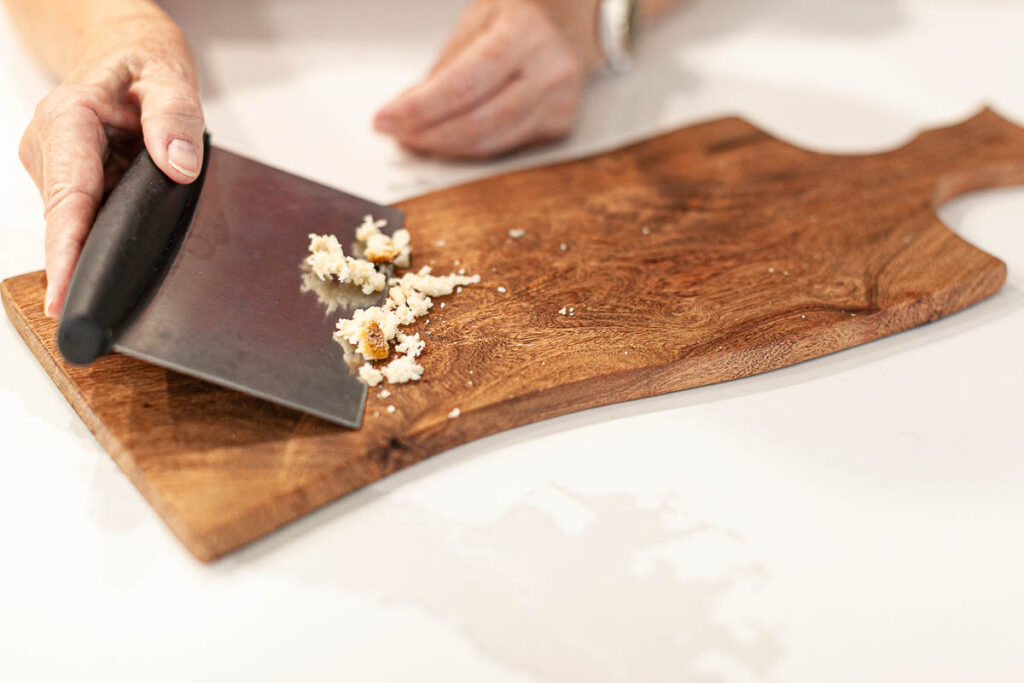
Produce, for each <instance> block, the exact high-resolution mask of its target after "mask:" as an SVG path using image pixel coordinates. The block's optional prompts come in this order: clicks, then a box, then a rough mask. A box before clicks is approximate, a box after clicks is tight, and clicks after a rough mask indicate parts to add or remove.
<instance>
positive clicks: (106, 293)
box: [57, 135, 210, 365]
mask: <svg viewBox="0 0 1024 683" xmlns="http://www.w3.org/2000/svg"><path fill="white" fill-rule="evenodd" d="M203 144H204V146H205V148H206V154H204V155H203V158H204V160H208V159H209V156H210V154H209V151H210V144H209V136H208V135H205V136H204V139H203ZM205 175H206V162H205V161H204V166H203V170H202V172H201V173H200V177H199V178H198V179H196V180H195V181H194V182H192V183H191V184H188V185H182V184H179V183H176V182H174V181H173V180H171V179H170V178H168V177H167V176H166V175H164V173H163V171H161V170H160V169H159V168H157V167H156V164H154V163H153V159H152V158H150V156H149V152H147V151H146V150H145V149H143V150H142V151H141V152H139V155H138V156H137V157H135V160H134V161H132V163H131V166H129V167H128V170H127V171H125V173H124V175H123V176H122V177H121V180H120V181H118V183H117V185H116V186H115V187H114V189H113V191H112V192H111V193H110V196H109V197H108V198H107V201H106V202H105V203H104V204H103V207H102V208H101V209H100V211H99V214H98V215H97V216H96V221H95V223H93V226H92V230H91V231H90V232H89V236H88V237H87V238H86V240H85V245H84V246H83V247H82V253H81V254H80V255H79V257H78V264H77V265H76V266H75V272H74V275H72V277H71V284H70V286H69V287H68V293H67V297H66V299H65V300H64V309H63V312H62V313H61V316H60V327H59V329H58V331H57V347H58V348H59V349H60V352H61V354H62V355H63V356H64V358H66V359H67V360H68V361H70V362H72V363H75V364H76V365H88V364H89V363H91V362H93V361H94V360H96V359H97V358H99V357H100V356H104V355H106V354H107V353H109V352H110V349H111V347H112V346H113V344H114V342H115V340H116V337H117V333H118V331H119V330H120V329H121V328H122V326H123V324H124V323H125V322H126V321H127V320H128V318H129V317H130V316H131V314H132V312H133V311H134V310H135V308H136V306H138V304H139V303H140V302H141V301H142V299H143V298H144V297H145V296H146V294H147V293H148V292H149V291H150V289H151V287H152V286H153V285H154V278H155V277H156V276H157V274H158V273H160V272H161V271H162V270H163V267H164V265H165V264H166V263H167V262H168V261H169V260H170V257H171V255H172V254H174V253H175V251H176V248H177V245H178V244H179V242H180V240H181V237H182V236H184V233H185V231H186V230H187V229H188V225H189V222H190V221H191V219H192V212H193V210H194V208H195V204H196V201H197V200H198V198H199V192H200V190H201V189H202V182H203V179H204V177H205Z"/></svg>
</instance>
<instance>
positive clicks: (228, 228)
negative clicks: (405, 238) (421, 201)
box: [115, 147, 404, 427]
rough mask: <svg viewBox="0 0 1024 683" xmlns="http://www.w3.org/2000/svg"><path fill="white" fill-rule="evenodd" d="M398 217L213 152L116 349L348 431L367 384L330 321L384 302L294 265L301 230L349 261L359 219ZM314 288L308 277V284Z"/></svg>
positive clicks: (398, 223) (303, 243)
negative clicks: (194, 201) (188, 215)
mask: <svg viewBox="0 0 1024 683" xmlns="http://www.w3.org/2000/svg"><path fill="white" fill-rule="evenodd" d="M366 214H371V215H373V216H374V218H384V219H386V220H387V221H388V225H387V228H386V232H391V231H393V230H397V229H398V228H400V227H402V223H403V220H404V215H403V214H402V212H401V211H399V210H397V209H393V208H390V207H382V206H378V205H376V204H372V203H370V202H367V201H365V200H362V199H358V198H356V197H352V196H350V195H347V194H344V193H342V192H338V191H337V190H333V189H331V188H328V187H324V186H323V185H318V184H316V183H313V182H310V181H308V180H304V179H302V178H298V177H296V176H293V175H290V174H288V173H284V172H283V171H279V170H277V169H274V168H270V167H268V166H265V165H263V164H259V163H257V162H255V161H252V160H250V159H246V158H244V157H240V156H238V155H235V154H232V153H230V152H226V151H224V150H221V149H218V148H216V147H213V148H211V149H210V159H209V166H208V168H207V170H206V179H205V183H204V185H203V190H202V194H201V195H200V198H199V204H198V205H197V207H196V211H195V215H194V217H193V220H192V225H191V226H190V227H189V230H188V233H187V234H186V235H185V238H184V240H183V242H182V244H181V247H180V249H179V250H178V253H177V256H176V257H175V260H174V261H173V263H172V264H171V266H170V268H169V269H168V271H167V274H166V275H165V276H164V279H163V281H162V282H161V283H160V284H159V287H158V288H157V289H156V290H155V291H154V292H153V294H152V296H151V298H150V300H149V301H148V303H147V304H146V305H145V306H144V307H143V309H142V310H141V312H139V313H138V314H137V315H136V317H135V318H134V319H133V320H132V321H131V323H130V324H129V325H128V326H127V327H126V328H125V330H124V331H123V332H122V334H121V335H120V338H119V339H118V343H117V344H116V346H115V350H116V351H119V352H121V353H124V354H126V355H129V356H134V357H136V358H141V359H143V360H146V361H149V362H152V363H155V364H157V365H161V366H164V367H167V368H171V369H173V370H177V371H179V372H183V373H186V374H189V375H193V376H196V377H200V378H202V379H205V380H209V381H210V382H215V383H217V384H221V385H224V386H227V387H231V388H232V389H237V390H239V391H244V392H246V393H249V394H253V395H255V396H259V397H261V398H265V399H268V400H270V401H274V402H276V403H280V404H282V405H285V406H289V407H292V408H296V409H298V410H301V411H304V412H308V413H312V414H314V415H318V416H320V417H323V418H325V419H327V420H331V421H333V422H337V423H339V424H343V425H345V426H348V427H358V426H359V424H360V422H361V420H362V413H363V404H364V402H365V400H366V386H365V385H364V384H363V383H362V382H360V381H359V379H358V378H357V377H356V376H355V374H354V373H353V372H352V370H351V369H350V368H349V366H348V365H347V364H346V362H345V359H344V357H343V356H344V353H343V349H342V348H341V347H340V346H339V345H338V344H337V343H335V341H334V340H333V338H332V334H333V332H334V323H335V322H336V321H337V320H338V318H339V317H343V316H344V317H347V316H350V315H351V314H352V312H353V311H354V310H355V309H356V308H364V307H366V306H370V305H376V304H379V303H381V302H382V300H383V298H384V293H379V294H374V295H373V296H369V297H368V296H365V295H363V294H362V293H361V292H358V291H353V290H351V289H350V288H343V287H341V286H340V285H336V284H335V283H313V282H312V281H310V280H309V278H308V277H304V272H303V270H302V268H301V265H302V262H303V260H304V258H305V256H306V254H307V248H308V244H309V239H308V235H309V233H313V232H316V233H332V234H335V235H337V236H338V238H339V240H340V241H341V243H342V246H343V247H344V249H345V252H346V253H349V254H351V253H352V252H353V248H352V247H353V242H354V241H355V227H356V226H357V225H359V223H360V222H361V221H362V217H363V216H364V215H366ZM313 279H314V280H315V279H316V278H313Z"/></svg>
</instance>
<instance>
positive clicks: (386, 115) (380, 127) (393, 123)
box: [373, 109, 398, 135]
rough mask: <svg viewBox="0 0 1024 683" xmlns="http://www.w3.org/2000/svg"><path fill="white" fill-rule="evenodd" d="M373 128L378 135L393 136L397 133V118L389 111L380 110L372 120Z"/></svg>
mask: <svg viewBox="0 0 1024 683" xmlns="http://www.w3.org/2000/svg"><path fill="white" fill-rule="evenodd" d="M373 127H374V129H375V130H376V131H377V132H378V133H385V134H387V135H394V134H395V133H397V132H398V118H397V117H396V116H395V115H394V114H393V113H391V111H390V110H386V109H381V110H380V111H379V112H377V115H376V116H375V117H374V118H373Z"/></svg>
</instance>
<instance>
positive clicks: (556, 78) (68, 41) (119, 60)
mask: <svg viewBox="0 0 1024 683" xmlns="http://www.w3.org/2000/svg"><path fill="white" fill-rule="evenodd" d="M4 2H5V4H6V5H7V8H8V11H9V12H10V15H11V18H12V20H13V22H14V25H15V26H16V28H17V30H18V32H19V33H20V35H21V36H22V38H23V40H24V41H25V43H26V44H27V45H28V46H29V48H30V49H31V50H32V51H33V52H34V53H35V54H36V55H37V57H38V58H39V59H40V61H42V62H43V63H44V64H45V65H46V66H47V67H48V68H50V69H51V70H52V71H53V73H54V74H55V75H57V76H58V77H59V78H60V79H61V83H60V85H59V86H58V87H57V88H56V89H54V91H53V92H51V93H50V94H49V95H48V96H47V97H46V98H45V99H44V100H43V101H42V102H40V103H39V106H38V107H37V108H36V111H35V115H34V117H33V119H32V121H31V122H30V123H29V125H28V128H27V129H26V131H25V134H24V137H23V138H22V141H21V147H20V149H19V156H20V157H21V161H22V163H23V164H24V166H25V168H26V170H28V172H29V174H30V175H31V176H32V179H33V180H34V181H35V183H36V186H37V187H38V188H39V193H40V195H41V196H42V199H43V205H44V217H45V220H46V249H45V251H46V275H47V289H46V299H45V302H44V310H45V312H46V314H47V315H49V316H57V315H59V314H60V311H61V309H62V307H63V305H64V298H65V296H66V294H67V288H68V283H69V282H70V280H71V274H72V272H73V270H74V266H75V262H76V261H77V260H78V255H79V252H80V251H81V249H82V244H83V243H84V242H85V238H86V236H87V235H88V233H89V229H90V228H91V226H92V222H93V220H94V219H95V217H96V212H97V211H98V209H99V206H100V203H101V201H102V198H103V193H104V190H105V188H109V187H110V186H111V184H112V182H113V181H114V180H115V179H116V174H117V173H118V172H119V168H120V167H122V166H121V164H120V162H121V160H122V159H121V155H119V154H118V149H119V147H120V146H121V142H122V140H123V139H125V138H128V137H131V136H132V135H134V136H135V137H138V135H139V134H141V137H142V141H143V142H144V144H145V146H146V149H147V150H148V151H149V154H150V156H151V157H152V158H153V161H154V163H155V164H156V165H157V166H158V167H159V168H160V170H162V171H163V172H164V173H165V174H167V176H168V177H169V178H171V179H172V180H174V181H176V182H179V183H190V182H192V181H194V180H195V179H196V177H197V176H198V174H199V171H200V169H201V168H202V154H203V145H202V136H203V129H204V119H203V111H202V106H201V104H200V98H199V88H198V78H197V75H196V68H195V63H194V60H193V58H192V53H191V51H190V49H189V46H188V42H187V40H186V38H185V36H184V34H183V33H182V32H181V30H180V29H179V28H178V27H177V26H176V25H175V23H174V22H173V21H172V20H171V18H170V17H169V16H167V14H166V13H164V12H163V11H162V10H161V9H160V8H159V6H157V4H156V3H155V2H153V0H4ZM676 2H678V0H642V2H641V6H640V7H641V15H642V17H643V18H644V20H645V21H648V22H649V21H651V20H653V19H655V18H656V17H657V16H659V15H660V14H662V13H663V12H665V11H666V10H668V9H669V7H671V6H672V5H674V4H676ZM596 3H597V0H473V1H472V2H470V4H469V6H468V7H467V8H466V10H465V12H464V13H463V15H462V17H461V19H460V20H459V22H458V25H457V26H456V28H455V32H454V35H453V36H452V38H451V40H450V41H449V43H448V45H447V46H446V47H445V48H444V50H443V51H442V53H441V55H440V58H439V59H438V61H437V64H436V65H435V66H434V68H433V69H432V70H431V72H430V73H429V74H428V75H427V76H426V77H425V78H424V80H423V81H422V82H421V83H419V84H418V85H415V86H414V87H412V88H410V89H409V90H407V91H405V92H404V93H402V94H401V95H399V96H398V97H396V98H395V99H394V100H392V101H391V102H389V103H387V104H386V105H384V107H382V108H381V109H380V111H379V112H378V113H377V115H376V117H375V118H374V121H373V125H374V127H375V128H376V129H377V130H378V131H379V132H381V133H384V134H387V135H390V136H392V137H394V138H395V140H397V141H398V143H400V144H401V145H403V146H404V147H406V148H408V149H410V150H412V151H415V152H418V153H422V154H429V155H433V156H438V157H442V158H449V159H466V158H486V157H490V156H495V155H499V154H504V153H507V152H511V151H513V150H516V149H519V148H522V147H525V146H528V145H533V144H538V143H542V142H547V141H551V140H556V139H558V138H561V137H564V136H565V135H567V134H568V133H570V132H571V130H572V128H573V125H574V123H575V121H576V117H577V113H578V109H579V106H580V99H581V95H582V91H583V88H584V85H585V83H586V80H587V78H588V77H589V76H590V75H591V74H592V73H593V72H594V71H595V70H596V69H597V68H598V67H599V66H600V64H601V62H602V57H601V52H600V48H599V47H598V45H597V41H596V38H595V36H596V31H595V26H594V22H595V16H596V13H595V8H596Z"/></svg>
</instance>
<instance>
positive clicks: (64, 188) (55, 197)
mask: <svg viewBox="0 0 1024 683" xmlns="http://www.w3.org/2000/svg"><path fill="white" fill-rule="evenodd" d="M97 201H98V197H96V196H95V195H94V194H93V193H92V192H90V191H89V190H87V189H85V188H83V187H79V186H78V185H75V184H73V183H67V182H62V181H58V182H53V183H50V184H49V185H47V186H46V201H45V205H44V207H43V216H44V217H45V219H46V221H47V222H49V221H51V220H53V218H54V217H55V215H57V214H59V213H62V212H64V211H66V210H71V211H73V212H75V213H79V212H81V213H83V214H88V213H89V212H90V211H91V210H92V207H93V206H94V205H95V204H96V202H97Z"/></svg>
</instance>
